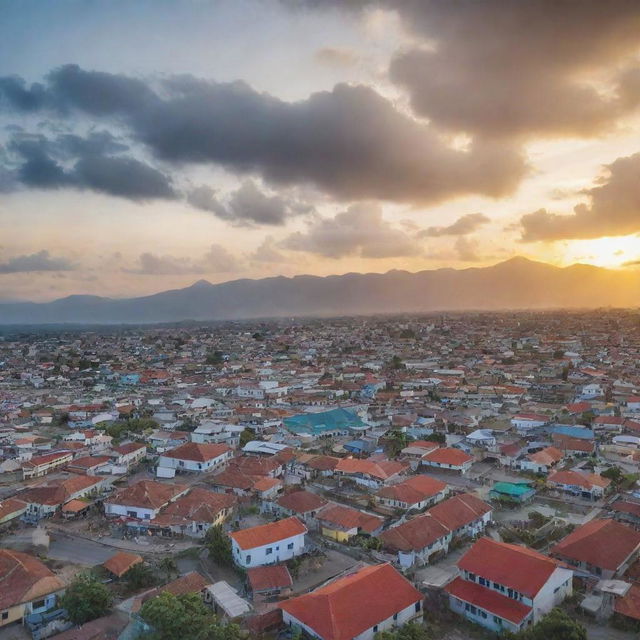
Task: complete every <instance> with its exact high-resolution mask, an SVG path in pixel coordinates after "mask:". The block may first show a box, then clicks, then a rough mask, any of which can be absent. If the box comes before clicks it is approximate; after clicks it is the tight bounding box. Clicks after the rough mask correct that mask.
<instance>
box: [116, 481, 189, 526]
mask: <svg viewBox="0 0 640 640" xmlns="http://www.w3.org/2000/svg"><path fill="white" fill-rule="evenodd" d="M188 491H189V487H188V486H185V485H178V484H164V483H161V482H154V481H153V480H141V481H140V482H136V483H135V484H133V485H131V486H130V487H125V488H124V489H121V490H120V491H118V492H117V493H116V494H114V495H113V496H111V497H110V498H109V499H108V500H105V501H104V513H105V515H106V516H111V517H114V516H122V517H128V518H136V519H138V520H152V519H153V518H155V517H156V516H157V515H158V513H160V510H161V509H162V508H163V507H166V506H167V505H168V504H169V503H171V502H174V501H175V500H177V499H178V498H179V497H180V496H182V495H184V494H185V493H187V492H188Z"/></svg>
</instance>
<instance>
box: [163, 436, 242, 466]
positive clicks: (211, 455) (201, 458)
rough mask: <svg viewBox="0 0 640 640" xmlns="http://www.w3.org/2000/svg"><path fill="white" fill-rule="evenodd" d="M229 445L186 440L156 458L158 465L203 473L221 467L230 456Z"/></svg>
mask: <svg viewBox="0 0 640 640" xmlns="http://www.w3.org/2000/svg"><path fill="white" fill-rule="evenodd" d="M231 456H232V450H231V447H229V446H227V445H226V444H201V443H198V442H187V443H186V444H183V445H180V446H179V447H176V448H175V449H171V451H165V452H164V453H163V454H162V455H161V456H160V457H159V458H158V467H164V468H165V469H175V470H176V471H192V472H197V473H203V472H206V471H217V470H219V469H221V468H222V467H223V466H224V465H225V464H226V463H227V462H228V461H229V460H230V458H231Z"/></svg>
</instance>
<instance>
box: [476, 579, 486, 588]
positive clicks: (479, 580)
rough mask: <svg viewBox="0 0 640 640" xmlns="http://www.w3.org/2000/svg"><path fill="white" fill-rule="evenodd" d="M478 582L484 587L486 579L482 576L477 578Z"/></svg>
mask: <svg viewBox="0 0 640 640" xmlns="http://www.w3.org/2000/svg"><path fill="white" fill-rule="evenodd" d="M478 582H479V583H480V584H481V585H482V586H483V587H486V586H488V585H487V581H486V580H485V579H484V578H478Z"/></svg>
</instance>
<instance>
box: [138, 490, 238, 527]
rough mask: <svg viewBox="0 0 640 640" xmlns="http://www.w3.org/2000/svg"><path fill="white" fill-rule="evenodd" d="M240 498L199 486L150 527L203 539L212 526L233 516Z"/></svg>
mask: <svg viewBox="0 0 640 640" xmlns="http://www.w3.org/2000/svg"><path fill="white" fill-rule="evenodd" d="M237 501H238V500H237V498H236V496H234V495H233V494H229V493H216V492H214V491H209V490H207V489H202V488H200V487H195V488H193V489H191V491H190V492H189V493H187V494H185V495H182V496H180V497H179V498H177V499H176V500H175V501H173V502H170V503H169V504H168V505H167V506H166V507H164V508H163V509H162V511H160V514H159V515H158V516H156V517H155V518H154V519H153V520H151V521H150V522H149V526H150V528H158V529H160V530H161V532H162V533H164V534H165V535H167V534H168V535H176V534H177V535H187V536H190V537H192V538H203V537H204V536H205V535H206V533H207V531H208V530H209V529H210V528H211V527H213V526H216V525H219V524H222V523H223V522H224V521H225V520H227V518H229V516H230V515H231V514H232V513H233V509H234V507H235V505H236V503H237Z"/></svg>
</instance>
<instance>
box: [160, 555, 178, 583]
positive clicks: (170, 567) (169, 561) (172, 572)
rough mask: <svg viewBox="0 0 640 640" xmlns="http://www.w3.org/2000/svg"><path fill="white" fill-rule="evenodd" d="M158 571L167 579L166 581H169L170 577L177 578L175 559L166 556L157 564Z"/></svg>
mask: <svg viewBox="0 0 640 640" xmlns="http://www.w3.org/2000/svg"><path fill="white" fill-rule="evenodd" d="M158 569H159V570H160V571H162V573H164V575H165V576H166V578H167V581H169V580H171V577H172V576H178V575H179V573H180V572H179V571H178V565H177V563H176V561H175V558H173V557H172V556H166V557H164V558H162V560H160V562H158Z"/></svg>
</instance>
